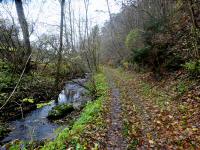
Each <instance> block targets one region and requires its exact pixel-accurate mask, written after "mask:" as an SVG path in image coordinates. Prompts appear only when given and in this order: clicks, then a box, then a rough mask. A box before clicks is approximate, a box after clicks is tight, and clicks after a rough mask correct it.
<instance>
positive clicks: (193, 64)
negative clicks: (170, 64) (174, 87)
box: [183, 60, 200, 76]
mask: <svg viewBox="0 0 200 150" xmlns="http://www.w3.org/2000/svg"><path fill="white" fill-rule="evenodd" d="M183 67H184V68H185V69H186V70H187V71H188V72H189V73H190V74H191V75H193V76H198V75H200V60H198V61H190V62H187V63H185V64H184V65H183Z"/></svg>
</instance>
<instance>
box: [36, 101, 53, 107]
mask: <svg viewBox="0 0 200 150" xmlns="http://www.w3.org/2000/svg"><path fill="white" fill-rule="evenodd" d="M52 102H53V101H50V102H48V103H40V104H37V108H42V107H44V106H46V105H51V104H52Z"/></svg>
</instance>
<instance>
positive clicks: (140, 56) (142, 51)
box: [132, 47, 150, 64]
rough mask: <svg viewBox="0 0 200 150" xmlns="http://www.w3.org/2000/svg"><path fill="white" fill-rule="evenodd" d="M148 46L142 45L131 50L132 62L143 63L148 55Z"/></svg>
mask: <svg viewBox="0 0 200 150" xmlns="http://www.w3.org/2000/svg"><path fill="white" fill-rule="evenodd" d="M149 51H150V47H144V48H139V49H133V50H132V58H133V63H134V62H136V63H138V64H143V63H144V62H145V60H146V58H147V57H148V55H149Z"/></svg>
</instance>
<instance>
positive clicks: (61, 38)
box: [55, 0, 65, 88]
mask: <svg viewBox="0 0 200 150" xmlns="http://www.w3.org/2000/svg"><path fill="white" fill-rule="evenodd" d="M60 6H61V12H60V45H59V50H58V63H57V70H56V79H55V85H56V87H57V88H58V83H59V77H60V68H61V64H62V52H63V20H64V6H65V0H62V1H61V3H60Z"/></svg>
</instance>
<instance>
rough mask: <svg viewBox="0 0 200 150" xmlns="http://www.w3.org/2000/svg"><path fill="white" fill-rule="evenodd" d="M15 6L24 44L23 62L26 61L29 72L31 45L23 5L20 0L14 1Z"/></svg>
mask: <svg viewBox="0 0 200 150" xmlns="http://www.w3.org/2000/svg"><path fill="white" fill-rule="evenodd" d="M15 6H16V10H17V15H18V20H19V24H20V26H21V29H22V33H23V39H24V44H25V49H26V52H25V60H27V59H28V58H29V60H28V64H27V67H26V68H27V70H26V71H29V70H30V60H31V57H29V56H30V55H31V53H32V52H31V45H30V39H29V31H28V23H27V21H26V18H25V15H24V9H23V5H22V0H15ZM25 60H24V62H25Z"/></svg>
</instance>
